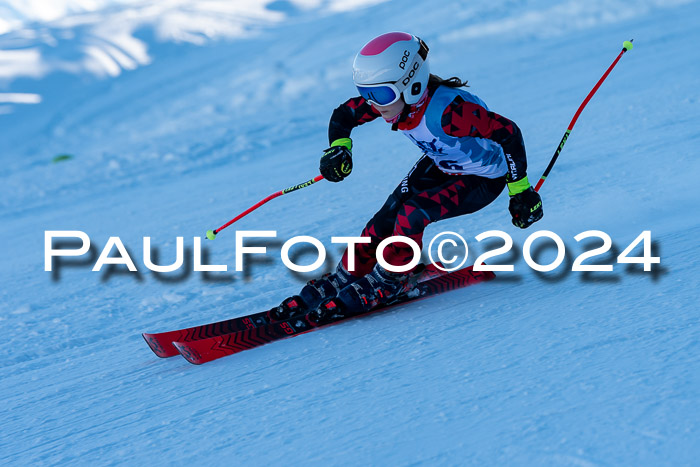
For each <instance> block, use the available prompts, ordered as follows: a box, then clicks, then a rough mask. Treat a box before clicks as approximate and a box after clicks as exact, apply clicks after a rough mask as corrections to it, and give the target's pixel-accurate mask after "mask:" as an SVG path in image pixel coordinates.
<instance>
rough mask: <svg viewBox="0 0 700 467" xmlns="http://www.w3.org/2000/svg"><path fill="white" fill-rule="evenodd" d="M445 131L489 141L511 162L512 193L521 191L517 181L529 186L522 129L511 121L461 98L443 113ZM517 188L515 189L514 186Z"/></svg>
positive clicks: (453, 134)
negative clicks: (500, 148)
mask: <svg viewBox="0 0 700 467" xmlns="http://www.w3.org/2000/svg"><path fill="white" fill-rule="evenodd" d="M441 124H442V129H443V130H444V131H445V133H447V134H448V135H450V136H456V137H464V136H473V137H477V138H488V139H490V140H492V141H495V142H497V143H498V144H500V145H501V147H502V148H503V152H504V153H505V155H506V159H507V162H508V174H507V175H506V179H507V180H508V185H509V187H508V188H509V189H510V191H511V194H513V193H512V191H513V189H516V190H517V189H518V188H520V187H518V186H517V185H519V184H518V183H517V182H520V181H521V180H522V181H523V182H521V183H520V184H522V185H525V186H524V188H523V189H527V187H529V186H530V185H529V183H528V182H526V181H525V177H526V176H527V157H526V155H525V143H524V142H523V135H522V133H521V132H520V128H518V125H516V124H515V122H513V121H512V120H509V119H507V118H505V117H503V116H501V115H498V114H497V113H494V112H490V111H488V110H486V109H485V108H483V107H482V106H480V105H478V104H475V103H472V102H466V101H464V100H463V99H462V98H461V97H458V98H457V99H455V100H454V101H453V102H452V103H451V104H450V105H449V106H448V107H447V108H446V109H445V111H444V112H443V114H442V122H441ZM511 185H515V186H511Z"/></svg>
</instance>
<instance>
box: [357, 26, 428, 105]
mask: <svg viewBox="0 0 700 467" xmlns="http://www.w3.org/2000/svg"><path fill="white" fill-rule="evenodd" d="M427 60H428V46H427V45H425V43H424V42H423V41H422V40H421V39H420V38H418V37H416V36H413V35H411V34H408V33H405V32H388V33H386V34H382V35H381V36H377V37H375V38H374V39H372V40H371V41H369V42H368V43H366V44H365V45H364V47H362V49H361V50H360V51H359V52H358V54H357V55H356V56H355V62H354V63H353V65H352V79H353V81H354V82H355V86H357V90H358V91H360V95H361V96H362V97H364V98H365V99H366V100H368V101H370V103H372V104H377V105H389V104H393V103H394V102H396V101H397V100H398V99H399V98H400V97H401V95H402V94H403V99H404V101H405V102H406V103H407V104H415V103H416V102H418V101H419V100H420V98H421V96H423V93H424V92H425V90H426V89H427V87H428V78H429V77H430V69H429V67H428V61H427Z"/></svg>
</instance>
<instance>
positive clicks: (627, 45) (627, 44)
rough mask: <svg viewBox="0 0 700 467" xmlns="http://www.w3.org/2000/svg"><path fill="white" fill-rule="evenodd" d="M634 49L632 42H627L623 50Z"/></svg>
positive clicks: (623, 45) (623, 44)
mask: <svg viewBox="0 0 700 467" xmlns="http://www.w3.org/2000/svg"><path fill="white" fill-rule="evenodd" d="M632 47H634V45H633V44H632V41H625V42H623V43H622V48H623V49H625V50H632Z"/></svg>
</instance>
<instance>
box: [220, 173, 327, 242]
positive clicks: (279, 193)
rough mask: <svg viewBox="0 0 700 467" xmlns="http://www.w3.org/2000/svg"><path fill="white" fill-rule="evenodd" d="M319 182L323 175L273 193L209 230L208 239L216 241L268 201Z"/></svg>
mask: <svg viewBox="0 0 700 467" xmlns="http://www.w3.org/2000/svg"><path fill="white" fill-rule="evenodd" d="M319 180H323V175H316V176H315V177H314V178H312V179H311V180H309V181H306V182H304V183H300V184H299V185H294V186H290V187H289V188H285V189H284V190H280V191H277V192H275V193H272V194H271V195H270V196H268V197H267V198H265V199H263V200H261V201H259V202H257V203H256V204H254V205H253V206H251V207H249V208H248V209H246V210H245V211H243V212H242V213H240V214H239V215H237V216H236V217H234V218H233V219H231V220H230V221H228V222H227V223H225V224H224V225H222V226H221V227H219V228H218V229H215V230H207V238H208V239H209V240H214V239H215V238H216V234H218V233H219V232H221V231H222V230H224V229H225V228H226V227H228V226H229V225H231V224H233V223H234V222H236V221H237V220H239V219H241V218H243V217H245V216H247V215H248V214H250V213H251V212H253V211H255V210H256V209H258V208H259V207H260V206H262V205H263V204H265V203H267V202H268V201H270V200H273V199H275V198H277V197H278V196H282V195H286V194H287V193H291V192H292V191H297V190H301V189H302V188H306V187H307V186H309V185H313V184H314V183H316V182H318V181H319Z"/></svg>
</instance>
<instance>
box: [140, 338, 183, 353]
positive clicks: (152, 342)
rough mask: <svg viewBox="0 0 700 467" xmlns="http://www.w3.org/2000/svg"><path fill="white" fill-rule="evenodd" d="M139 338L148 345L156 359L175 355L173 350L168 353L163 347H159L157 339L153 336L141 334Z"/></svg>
mask: <svg viewBox="0 0 700 467" xmlns="http://www.w3.org/2000/svg"><path fill="white" fill-rule="evenodd" d="M141 337H143V340H145V341H146V344H148V346H149V347H150V348H151V350H152V351H153V353H154V354H156V355H157V356H158V357H160V358H168V357H172V356H174V355H177V352H176V351H174V349H171V350H170V351H168V349H165V348H163V346H162V345H160V342H158V338H157V337H156V336H155V335H154V334H148V333H143V334H141Z"/></svg>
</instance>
